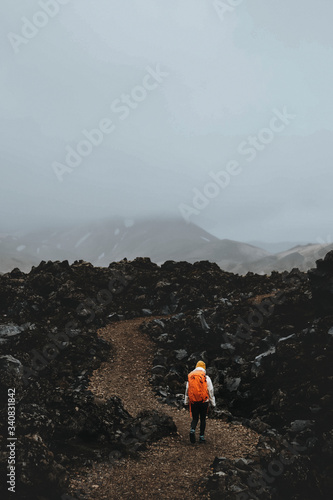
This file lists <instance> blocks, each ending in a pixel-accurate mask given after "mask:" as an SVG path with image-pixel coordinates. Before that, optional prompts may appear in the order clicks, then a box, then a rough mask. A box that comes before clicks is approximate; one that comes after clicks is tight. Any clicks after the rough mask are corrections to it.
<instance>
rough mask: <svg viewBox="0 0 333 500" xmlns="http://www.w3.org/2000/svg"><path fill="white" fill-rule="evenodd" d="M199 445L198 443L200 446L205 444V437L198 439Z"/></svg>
mask: <svg viewBox="0 0 333 500" xmlns="http://www.w3.org/2000/svg"><path fill="white" fill-rule="evenodd" d="M199 443H200V444H206V439H205V437H204V436H200V437H199Z"/></svg>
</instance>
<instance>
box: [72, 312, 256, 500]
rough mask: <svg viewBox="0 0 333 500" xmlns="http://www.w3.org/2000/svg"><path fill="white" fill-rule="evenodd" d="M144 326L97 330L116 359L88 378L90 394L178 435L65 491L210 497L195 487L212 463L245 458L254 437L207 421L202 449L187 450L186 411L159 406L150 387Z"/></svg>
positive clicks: (78, 476)
mask: <svg viewBox="0 0 333 500" xmlns="http://www.w3.org/2000/svg"><path fill="white" fill-rule="evenodd" d="M152 319H154V318H149V321H151V320H152ZM143 321H147V318H145V319H143V318H136V319H133V320H126V321H121V322H119V323H113V324H111V325H108V326H107V327H106V328H103V329H101V330H99V332H98V333H99V335H100V337H102V338H103V339H104V340H106V341H107V342H110V343H112V345H113V347H114V351H115V353H116V355H115V358H114V359H112V360H110V361H108V362H105V363H103V364H102V365H101V366H100V368H99V369H98V370H96V371H95V372H94V373H93V376H92V377H91V382H90V386H89V389H90V390H91V391H92V392H93V393H94V395H95V397H96V399H97V400H100V401H105V400H107V399H108V398H109V397H111V396H115V395H116V396H119V397H120V398H121V399H122V402H123V405H124V407H125V408H126V410H127V411H128V412H129V413H130V414H131V415H133V416H135V415H137V414H138V413H139V412H140V411H141V410H145V409H149V410H158V411H162V412H164V413H166V414H168V415H170V416H171V417H172V418H173V419H174V422H175V424H176V426H177V431H178V432H177V435H174V436H169V437H166V438H163V439H161V440H160V441H158V442H156V443H153V444H151V445H148V448H147V450H146V451H143V452H140V458H139V460H134V459H130V458H129V459H124V460H122V461H120V462H119V463H118V464H117V465H111V464H110V463H102V464H94V465H93V467H83V468H80V470H76V471H75V474H73V476H72V478H71V483H70V489H71V491H72V492H75V491H77V492H80V493H81V495H82V494H84V496H85V497H86V498H87V499H97V500H99V499H101V500H102V499H104V500H105V499H111V500H113V499H115V500H116V499H117V500H118V499H119V500H122V499H131V500H136V499H140V500H141V499H147V500H151V499H155V498H156V499H165V500H167V499H170V500H171V499H172V500H177V499H183V498H184V497H186V498H191V499H197V498H209V497H205V496H203V494H202V493H201V492H200V491H199V488H198V486H197V483H198V480H200V479H202V478H203V477H205V476H207V475H208V474H209V472H210V467H211V465H212V462H213V461H214V458H215V457H216V456H219V457H221V456H224V457H226V458H230V459H235V458H240V457H243V458H250V457H251V456H252V455H253V453H254V451H255V446H256V444H257V442H258V435H257V434H256V433H255V432H254V431H252V430H250V429H248V428H245V427H243V426H241V425H234V424H230V423H226V422H222V421H221V420H214V419H208V420H207V426H206V433H205V434H206V439H207V444H205V445H199V444H195V445H192V444H191V443H190V442H189V427H190V416H189V413H188V411H186V410H185V409H183V410H178V409H176V408H174V407H170V406H168V405H165V404H162V403H160V402H159V401H158V400H157V398H156V396H155V394H154V392H153V390H152V387H151V386H150V384H149V377H150V369H151V366H152V360H153V355H154V351H155V349H156V346H155V344H154V343H153V342H152V341H151V340H150V338H149V337H148V336H147V335H145V334H144V333H143V332H142V331H141V330H140V329H139V327H140V324H141V323H143Z"/></svg>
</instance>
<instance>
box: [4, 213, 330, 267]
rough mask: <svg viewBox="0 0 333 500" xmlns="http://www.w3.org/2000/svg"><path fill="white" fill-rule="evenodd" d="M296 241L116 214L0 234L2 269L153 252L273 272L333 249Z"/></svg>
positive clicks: (310, 262)
mask: <svg viewBox="0 0 333 500" xmlns="http://www.w3.org/2000/svg"><path fill="white" fill-rule="evenodd" d="M261 245H262V246H261ZM291 245H293V246H292V247H291V248H289V249H286V244H284V250H283V251H279V252H277V253H274V252H272V251H269V250H268V249H267V248H274V247H273V246H269V245H267V244H264V243H262V244H261V243H260V242H256V244H250V243H244V242H239V241H233V240H229V239H219V238H217V237H216V236H213V235H212V234H210V233H208V232H207V231H205V230H204V229H202V228H200V227H198V226H196V225H194V224H192V223H186V222H185V221H183V220H173V219H164V220H163V219H162V220H139V221H134V220H132V219H125V220H123V219H110V220H104V221H99V222H91V223H87V224H84V225H79V226H78V225H73V226H67V227H58V228H49V229H48V228H44V229H43V230H39V231H32V232H26V233H20V234H15V235H8V234H0V272H1V273H6V272H9V271H11V270H12V269H14V268H15V267H18V268H19V269H21V270H22V271H24V272H28V271H30V269H31V267H32V266H36V265H38V264H39V262H40V261H42V260H46V261H48V260H60V261H62V260H68V261H69V262H74V261H75V260H85V261H89V262H91V263H92V264H93V265H94V266H99V267H107V266H108V265H109V264H110V262H115V261H119V260H122V259H124V258H126V259H128V260H133V259H135V258H136V257H149V258H150V259H151V260H152V261H153V262H156V263H157V264H162V263H163V262H165V261H167V260H175V261H187V262H190V263H194V262H196V261H200V260H208V261H210V262H215V263H217V264H218V265H219V266H220V267H221V268H222V269H224V270H226V271H230V272H233V273H237V274H246V273H247V272H249V271H251V272H254V273H257V274H270V273H271V272H272V271H285V270H286V271H290V270H291V269H292V268H294V267H297V268H299V269H300V270H302V271H306V270H308V269H310V268H312V267H314V266H315V261H316V260H318V259H319V258H321V257H323V256H325V255H326V253H327V252H328V251H330V250H331V249H333V243H316V244H315V243H308V244H296V245H295V244H292V243H291ZM275 248H279V246H276V247H275ZM280 248H283V246H280Z"/></svg>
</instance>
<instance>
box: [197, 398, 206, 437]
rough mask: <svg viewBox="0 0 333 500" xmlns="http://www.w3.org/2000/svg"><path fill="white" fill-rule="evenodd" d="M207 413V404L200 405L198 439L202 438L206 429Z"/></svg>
mask: <svg viewBox="0 0 333 500" xmlns="http://www.w3.org/2000/svg"><path fill="white" fill-rule="evenodd" d="M207 411H208V402H207V403H200V408H199V414H200V438H203V437H204V434H205V429H206V416H207Z"/></svg>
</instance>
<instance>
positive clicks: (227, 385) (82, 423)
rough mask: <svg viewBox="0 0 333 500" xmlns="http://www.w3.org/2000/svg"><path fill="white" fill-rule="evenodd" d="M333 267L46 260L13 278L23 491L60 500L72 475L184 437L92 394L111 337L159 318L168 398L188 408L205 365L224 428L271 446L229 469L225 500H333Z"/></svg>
mask: <svg viewBox="0 0 333 500" xmlns="http://www.w3.org/2000/svg"><path fill="white" fill-rule="evenodd" d="M332 262H333V252H331V253H330V254H328V255H327V256H326V257H325V259H324V260H321V261H318V262H317V269H316V270H312V271H311V272H309V273H308V274H306V273H301V272H300V271H298V270H297V269H293V270H292V271H291V272H290V273H288V272H284V273H272V274H271V275H270V276H259V275H255V274H253V273H248V274H247V275H246V276H237V275H233V274H231V273H227V272H224V271H222V270H221V269H220V268H219V267H218V266H217V265H216V264H212V263H209V262H196V263H195V264H189V263H186V262H174V261H168V262H165V263H164V264H163V265H162V266H161V267H159V266H157V265H156V264H154V263H152V262H151V261H150V260H149V259H146V258H137V259H135V260H134V261H131V262H129V261H127V260H126V259H124V260H123V261H120V262H118V263H111V264H110V266H109V267H108V268H94V267H93V266H92V265H91V264H89V263H87V262H84V261H78V262H75V263H74V264H72V265H69V264H68V262H67V261H65V262H44V261H43V262H41V263H40V265H39V266H37V267H34V268H33V269H32V270H31V272H30V273H29V274H24V273H21V272H20V271H19V270H17V269H16V270H14V271H12V272H11V273H8V274H5V275H2V276H0V325H1V329H0V332H1V331H2V334H3V335H2V337H1V340H2V342H0V371H1V380H0V395H1V401H0V403H1V409H2V410H0V417H1V424H0V428H1V436H2V437H1V439H2V443H4V441H5V440H6V436H7V434H6V433H7V428H6V426H5V422H6V413H5V411H6V406H7V391H8V388H9V387H11V386H12V385H13V386H15V387H16V388H17V392H16V429H17V431H16V432H17V437H18V441H17V443H18V449H19V448H20V450H21V453H22V454H21V455H18V475H17V489H18V491H20V492H23V491H28V492H29V495H30V498H38V495H39V496H41V495H42V494H44V493H45V491H46V492H50V493H47V494H49V497H48V498H52V495H53V496H54V498H59V497H60V495H59V493H60V492H65V491H66V470H67V469H68V468H69V467H71V466H72V465H74V464H76V465H78V466H79V465H80V464H91V463H92V462H94V461H98V460H99V461H107V460H111V461H115V460H117V459H118V458H120V457H121V456H126V455H128V454H130V455H131V454H134V455H135V454H136V452H137V451H138V450H140V449H143V448H144V447H145V445H146V443H147V442H149V441H151V440H155V439H159V438H160V437H162V436H164V435H167V434H168V433H172V432H174V431H175V427H174V424H173V422H172V421H170V420H169V418H168V417H166V416H163V415H160V414H156V413H155V412H150V413H143V414H141V415H139V416H138V417H137V418H136V419H133V418H132V417H131V415H129V414H128V413H127V412H126V411H125V410H124V408H123V407H122V403H121V401H120V400H119V399H118V398H111V399H110V400H108V401H107V402H106V403H103V404H99V403H97V402H96V401H95V399H94V397H93V395H92V394H91V392H89V391H88V390H87V387H88V384H89V378H90V376H91V374H92V372H93V371H94V370H96V369H97V368H98V367H99V366H100V364H101V363H102V362H103V361H104V360H106V359H107V358H108V357H110V356H112V355H114V354H115V353H113V352H112V346H110V345H108V344H107V343H105V342H104V341H102V340H101V339H100V338H99V337H98V335H97V330H98V328H100V327H102V326H104V325H105V324H107V323H109V322H111V321H112V322H114V321H120V320H122V319H130V318H135V317H139V316H140V317H141V316H142V315H146V321H145V324H144V325H143V327H142V328H143V330H144V331H145V332H146V333H147V334H148V335H149V336H150V337H151V339H152V340H153V341H154V342H155V344H156V353H155V357H154V361H153V372H152V377H151V383H152V385H153V387H154V389H155V392H156V395H157V397H158V399H160V400H161V401H164V402H165V403H169V404H173V405H176V406H181V405H182V402H183V393H184V390H185V382H186V380H187V374H188V373H189V371H191V370H192V369H193V368H194V366H195V364H196V362H197V361H198V360H199V359H203V360H204V361H205V362H206V364H207V373H208V374H209V375H210V377H211V378H212V381H213V384H214V388H215V395H216V399H217V404H218V410H217V411H216V414H215V416H216V417H217V418H221V419H224V420H226V419H227V420H228V421H232V420H235V421H236V422H242V423H243V424H244V425H249V426H250V427H252V428H253V429H256V430H257V431H258V432H259V433H260V434H261V439H260V446H258V456H257V457H255V460H254V462H253V463H252V462H249V461H247V460H237V461H235V462H232V461H228V460H222V459H217V461H216V462H215V463H214V473H213V475H212V476H211V477H210V478H209V479H208V481H207V484H206V488H207V489H208V490H209V491H210V494H211V498H226V499H228V498H238V499H245V498H246V499H247V498H250V499H251V498H252V499H255V498H274V499H280V498H287V499H289V498H290V499H291V498H293V499H297V500H300V499H302V500H313V499H314V498H316V499H326V498H331V497H332V496H333V495H332V493H333V484H332V477H333V470H332V449H333V438H332V436H333V427H332V425H333V424H332V422H333V370H332V355H333V335H332V329H333V308H332V304H333V301H332V293H333V286H332V278H333V267H332ZM151 315H159V316H160V315H166V317H165V318H163V319H159V320H156V319H155V320H151V319H150V318H149V316H151ZM154 371H155V372H154ZM29 447H30V449H31V453H30V454H29ZM38 464H39V467H40V471H42V474H40V473H39V475H38V472H37V470H38ZM5 466H6V456H5V455H4V454H2V455H1V461H0V467H2V472H3V471H4V467H5ZM263 478H264V480H263ZM263 481H264V482H263ZM57 495H58V496H57ZM22 498H24V497H22ZM27 498H28V497H27ZM41 498H42V496H41Z"/></svg>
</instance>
